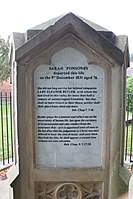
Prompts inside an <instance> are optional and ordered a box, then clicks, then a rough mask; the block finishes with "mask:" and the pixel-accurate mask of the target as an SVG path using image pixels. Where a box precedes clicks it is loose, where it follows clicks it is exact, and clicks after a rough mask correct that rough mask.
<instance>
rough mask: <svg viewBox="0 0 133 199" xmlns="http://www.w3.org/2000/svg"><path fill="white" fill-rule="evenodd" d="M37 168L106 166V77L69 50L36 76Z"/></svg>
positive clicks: (42, 67) (61, 53)
mask: <svg viewBox="0 0 133 199" xmlns="http://www.w3.org/2000/svg"><path fill="white" fill-rule="evenodd" d="M34 96H35V128H36V129H35V138H36V139H35V140H36V142H35V149H36V164H37V165H40V166H48V167H75V166H76V167H95V166H102V140H103V117H104V115H103V102H104V75H103V71H102V69H101V68H100V67H99V66H97V65H94V64H88V61H87V59H86V57H85V56H84V55H83V54H82V53H80V52H79V51H77V50H75V49H72V48H65V49H63V50H61V51H59V52H58V53H56V54H55V55H53V57H52V59H51V64H50V65H40V66H38V67H37V68H36V70H35V73H34Z"/></svg>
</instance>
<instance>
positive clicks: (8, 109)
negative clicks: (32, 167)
mask: <svg viewBox="0 0 133 199" xmlns="http://www.w3.org/2000/svg"><path fill="white" fill-rule="evenodd" d="M0 162H1V164H2V165H7V164H9V163H11V162H13V132H12V96H11V92H10V93H7V92H5V93H2V92H1V93H0Z"/></svg>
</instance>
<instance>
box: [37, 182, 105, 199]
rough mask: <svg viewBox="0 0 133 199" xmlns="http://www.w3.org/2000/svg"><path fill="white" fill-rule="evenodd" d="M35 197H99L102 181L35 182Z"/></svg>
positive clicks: (61, 198) (99, 198)
mask: <svg viewBox="0 0 133 199" xmlns="http://www.w3.org/2000/svg"><path fill="white" fill-rule="evenodd" d="M35 184H36V198H37V199H82V198H84V199H89V198H90V199H101V198H102V197H101V190H102V183H100V182H93V183H92V182H91V183H84V184H78V183H73V182H69V183H68V182H67V183H49V182H36V183H35Z"/></svg>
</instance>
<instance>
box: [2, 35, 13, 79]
mask: <svg viewBox="0 0 133 199" xmlns="http://www.w3.org/2000/svg"><path fill="white" fill-rule="evenodd" d="M8 53H9V42H8V41H7V42H6V41H5V40H4V39H3V38H1V37H0V82H1V81H2V80H7V79H8V78H9V76H10V74H11V68H10V66H9V56H8Z"/></svg>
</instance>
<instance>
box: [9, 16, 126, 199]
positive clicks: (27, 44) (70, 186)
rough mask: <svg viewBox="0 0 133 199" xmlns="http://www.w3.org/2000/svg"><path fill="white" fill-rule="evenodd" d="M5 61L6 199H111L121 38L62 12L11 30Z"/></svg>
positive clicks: (122, 176) (116, 164) (122, 77)
mask: <svg viewBox="0 0 133 199" xmlns="http://www.w3.org/2000/svg"><path fill="white" fill-rule="evenodd" d="M11 63H12V68H13V80H14V81H13V88H14V126H15V130H14V132H15V136H14V140H15V141H14V143H15V146H17V139H18V150H17V147H15V148H16V150H15V151H16V153H15V154H16V156H15V158H16V159H15V160H16V162H15V164H14V166H13V168H12V177H11V186H12V187H13V195H14V199H50V198H51V199H88V198H91V199H115V198H116V197H118V196H119V195H121V194H122V193H123V192H126V191H127V185H128V180H129V179H128V171H127V170H126V168H125V167H124V164H123V150H124V120H125V108H124V107H125V81H126V68H127V67H128V64H129V60H128V41H127V37H126V36H116V35H115V34H114V33H113V32H111V31H108V30H106V29H104V28H102V27H100V26H99V25H96V24H94V23H92V22H90V21H88V20H86V19H84V18H82V17H79V16H75V15H74V14H73V13H68V14H66V15H63V16H60V17H57V18H55V19H53V20H50V21H48V22H45V23H43V24H40V25H38V26H36V27H34V28H32V29H29V30H27V32H26V33H13V42H12V48H11ZM15 102H17V106H16V105H15V104H16V103H15ZM17 134H18V138H17ZM15 172H16V174H15ZM13 174H14V176H15V177H14V178H13Z"/></svg>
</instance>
